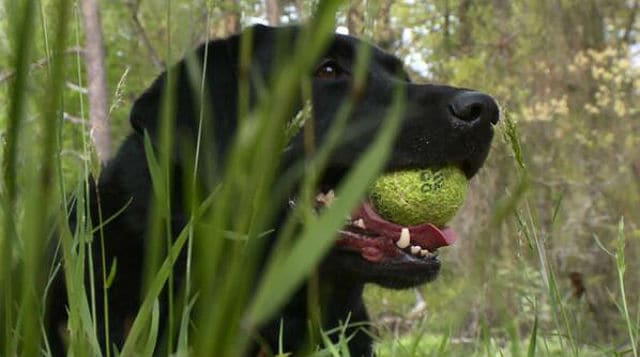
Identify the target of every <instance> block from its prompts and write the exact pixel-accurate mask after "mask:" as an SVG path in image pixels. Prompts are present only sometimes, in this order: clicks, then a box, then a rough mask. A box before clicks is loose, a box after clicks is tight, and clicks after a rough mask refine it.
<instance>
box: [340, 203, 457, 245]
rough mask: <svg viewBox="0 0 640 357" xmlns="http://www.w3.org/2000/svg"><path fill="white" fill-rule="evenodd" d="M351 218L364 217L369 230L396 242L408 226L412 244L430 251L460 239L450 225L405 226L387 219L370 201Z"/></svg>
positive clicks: (361, 206)
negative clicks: (442, 226)
mask: <svg viewBox="0 0 640 357" xmlns="http://www.w3.org/2000/svg"><path fill="white" fill-rule="evenodd" d="M351 219H352V220H354V221H355V220H358V219H362V221H363V222H364V225H365V227H366V230H367V231H371V232H375V233H379V234H381V235H383V236H385V237H387V238H390V239H392V240H393V241H394V242H397V241H398V240H399V239H400V234H401V232H402V229H403V228H406V229H408V230H409V233H410V236H411V244H412V245H418V246H420V247H422V248H423V249H427V250H429V251H434V250H436V249H438V248H439V247H444V246H448V245H451V244H453V243H454V242H455V241H456V240H457V239H458V235H457V234H456V232H455V231H454V230H453V229H451V228H449V227H444V228H438V227H436V226H435V225H433V224H431V223H424V224H420V225H417V226H410V227H404V226H401V225H399V224H396V223H393V222H390V221H387V220H386V219H384V218H383V217H382V216H380V215H379V214H378V213H377V212H376V211H375V210H374V208H373V207H372V206H371V204H370V203H369V202H365V203H363V204H362V205H360V206H359V207H358V208H357V209H356V210H355V212H354V213H353V214H352V215H351Z"/></svg>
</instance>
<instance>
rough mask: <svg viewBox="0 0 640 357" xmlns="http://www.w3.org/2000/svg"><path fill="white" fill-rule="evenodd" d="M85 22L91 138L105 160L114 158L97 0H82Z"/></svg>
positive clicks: (99, 155) (101, 158)
mask: <svg viewBox="0 0 640 357" xmlns="http://www.w3.org/2000/svg"><path fill="white" fill-rule="evenodd" d="M81 7H82V21H83V24H84V30H85V39H86V43H85V48H86V50H85V63H86V66H87V81H88V86H87V92H88V96H89V121H90V125H91V140H92V141H93V146H94V148H95V150H96V153H97V154H98V159H99V160H100V162H101V163H103V164H104V163H105V162H106V161H107V160H108V159H109V158H110V157H111V133H110V131H109V122H108V119H109V106H108V104H107V101H108V97H109V96H108V95H107V93H108V92H107V75H106V70H105V65H104V57H105V51H104V40H103V38H102V22H101V19H100V8H99V6H98V3H97V0H82V1H81Z"/></svg>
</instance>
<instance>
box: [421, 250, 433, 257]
mask: <svg viewBox="0 0 640 357" xmlns="http://www.w3.org/2000/svg"><path fill="white" fill-rule="evenodd" d="M420 255H422V256H423V257H426V256H428V255H431V252H429V251H428V250H426V249H421V250H420Z"/></svg>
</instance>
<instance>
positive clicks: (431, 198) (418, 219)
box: [369, 166, 468, 227]
mask: <svg viewBox="0 0 640 357" xmlns="http://www.w3.org/2000/svg"><path fill="white" fill-rule="evenodd" d="M467 186H468V182H467V177H466V176H465V174H464V173H463V172H462V171H461V170H460V169H458V168H457V167H454V166H447V167H444V168H442V169H439V170H431V169H424V170H408V171H396V172H392V173H389V174H385V175H382V176H381V177H379V178H378V179H377V180H376V181H375V182H374V183H373V185H372V187H371V190H370V191H369V192H370V193H369V201H370V202H371V204H372V205H373V207H374V209H375V210H376V212H377V213H378V214H379V215H380V216H382V217H383V218H384V219H386V220H389V221H391V222H395V223H397V224H400V225H403V226H415V225H419V224H423V223H431V224H434V225H436V226H439V227H441V226H444V225H445V224H446V223H447V222H449V221H450V220H451V218H452V217H453V216H454V215H455V214H456V212H457V211H458V209H459V208H460V206H462V203H463V202H464V199H465V196H466V195H467Z"/></svg>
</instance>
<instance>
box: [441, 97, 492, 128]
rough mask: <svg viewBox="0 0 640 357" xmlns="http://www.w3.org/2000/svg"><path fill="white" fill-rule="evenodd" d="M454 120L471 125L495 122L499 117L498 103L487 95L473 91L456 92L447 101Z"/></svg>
mask: <svg viewBox="0 0 640 357" xmlns="http://www.w3.org/2000/svg"><path fill="white" fill-rule="evenodd" d="M449 109H450V111H451V114H453V117H454V120H461V121H463V122H466V123H469V124H472V125H486V124H488V123H491V124H494V125H495V124H497V123H498V120H499V119H500V110H499V109H498V103H496V101H495V100H494V99H493V98H492V97H491V96H489V95H486V94H484V93H480V92H475V91H464V92H460V93H457V94H456V95H455V96H454V97H453V98H452V99H451V102H450V103H449Z"/></svg>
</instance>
